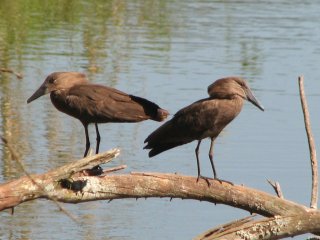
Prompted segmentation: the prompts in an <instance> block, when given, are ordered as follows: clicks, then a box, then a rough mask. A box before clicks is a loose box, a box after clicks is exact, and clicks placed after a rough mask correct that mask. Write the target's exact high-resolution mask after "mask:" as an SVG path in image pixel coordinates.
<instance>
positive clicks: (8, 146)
mask: <svg viewBox="0 0 320 240" xmlns="http://www.w3.org/2000/svg"><path fill="white" fill-rule="evenodd" d="M1 140H2V142H3V143H4V145H5V146H6V147H7V148H8V150H9V152H10V154H11V158H12V159H13V160H15V161H16V162H17V163H18V165H19V167H20V168H21V170H22V171H23V172H24V174H25V175H26V176H27V177H28V178H29V179H30V180H31V182H32V183H33V184H34V185H36V186H37V187H38V188H40V189H41V191H43V192H44V193H45V192H46V190H45V189H44V188H43V187H42V186H41V185H40V184H38V183H37V182H36V181H35V180H34V179H33V177H32V176H31V175H30V173H29V172H28V171H27V170H26V168H25V167H24V165H23V163H22V162H21V160H20V158H19V157H18V155H17V154H16V151H15V150H14V149H13V147H12V146H11V144H10V143H9V142H8V140H7V139H6V138H5V137H3V136H1ZM48 198H49V199H50V200H52V201H53V202H54V203H55V204H56V205H57V207H58V208H59V210H60V211H61V212H63V213H64V214H65V215H67V216H68V217H69V218H70V219H71V220H73V221H74V222H76V223H80V222H79V221H78V219H77V218H76V217H75V216H73V215H72V214H71V213H69V212H68V211H67V210H66V209H64V207H62V205H61V204H60V203H59V202H58V201H56V200H55V199H52V198H50V197H48ZM13 213H14V208H13V207H12V208H11V214H12V215H13Z"/></svg>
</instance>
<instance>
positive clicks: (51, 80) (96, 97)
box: [27, 72, 169, 157]
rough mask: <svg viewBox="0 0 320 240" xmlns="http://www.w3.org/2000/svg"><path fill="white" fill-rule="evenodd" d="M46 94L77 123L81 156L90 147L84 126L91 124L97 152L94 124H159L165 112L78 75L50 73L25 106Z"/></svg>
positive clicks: (80, 74)
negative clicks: (82, 138) (81, 139)
mask: <svg viewBox="0 0 320 240" xmlns="http://www.w3.org/2000/svg"><path fill="white" fill-rule="evenodd" d="M47 93H50V98H51V102H52V103H53V105H54V106H55V107H56V108H57V109H58V110H59V111H61V112H64V113H66V114H68V115H70V116H72V117H75V118H77V119H79V120H80V122H81V123H82V124H83V126H84V130H85V135H86V149H85V152H84V157H85V156H87V154H88V151H89V148H90V140H89V135H88V125H89V124H90V123H94V124H95V129H96V135H97V139H96V140H97V145H96V154H97V153H98V152H99V145H100V139H101V138H100V133H99V129H98V123H108V122H140V121H143V120H147V119H151V120H154V121H163V120H164V119H166V117H167V116H168V114H169V113H168V112H167V111H166V110H164V109H161V108H160V107H159V106H158V105H157V104H155V103H153V102H150V101H148V100H147V99H144V98H141V97H137V96H133V95H128V94H126V93H124V92H121V91H119V90H117V89H114V88H111V87H106V86H102V85H98V84H91V83H90V82H89V81H88V79H87V78H86V75H85V74H83V73H79V72H54V73H52V74H50V75H49V76H48V77H47V78H46V79H45V81H44V82H43V84H42V85H41V86H40V87H39V89H38V90H37V91H35V93H34V94H33V95H32V96H31V97H30V98H29V99H28V100H27V103H30V102H32V101H33V100H35V99H37V98H39V97H41V96H43V95H45V94H47Z"/></svg>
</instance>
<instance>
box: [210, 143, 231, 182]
mask: <svg viewBox="0 0 320 240" xmlns="http://www.w3.org/2000/svg"><path fill="white" fill-rule="evenodd" d="M213 143H214V138H211V144H210V150H209V159H210V163H211V167H212V171H213V176H214V179H216V180H218V181H219V182H220V183H222V182H226V183H229V184H231V185H234V184H233V183H232V182H229V181H226V180H221V179H219V178H218V176H217V172H216V169H215V167H214V163H213Z"/></svg>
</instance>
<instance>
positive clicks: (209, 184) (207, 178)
mask: <svg viewBox="0 0 320 240" xmlns="http://www.w3.org/2000/svg"><path fill="white" fill-rule="evenodd" d="M200 178H201V179H203V180H205V181H206V182H207V184H208V187H210V186H211V183H210V181H209V180H213V178H209V177H205V176H202V175H198V177H197V182H199V179H200Z"/></svg>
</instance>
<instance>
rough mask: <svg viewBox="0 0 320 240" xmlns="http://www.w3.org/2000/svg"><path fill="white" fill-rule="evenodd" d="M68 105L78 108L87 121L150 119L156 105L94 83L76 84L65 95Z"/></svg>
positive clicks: (154, 112) (156, 108)
mask: <svg viewBox="0 0 320 240" xmlns="http://www.w3.org/2000/svg"><path fill="white" fill-rule="evenodd" d="M67 101H68V104H69V105H70V107H72V108H77V109H79V110H78V112H80V113H81V114H82V116H84V115H86V116H88V118H92V119H88V121H89V122H95V121H96V122H109V121H110V122H138V121H142V120H146V119H150V118H151V119H152V118H153V115H152V114H157V111H158V109H160V108H159V106H158V105H156V104H154V103H152V102H150V101H148V100H146V99H143V98H139V97H135V96H131V95H128V94H126V93H124V92H121V91H119V90H117V89H114V88H110V87H106V86H101V85H95V84H87V85H77V86H75V87H72V88H71V89H70V90H69V92H68V96H67Z"/></svg>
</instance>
